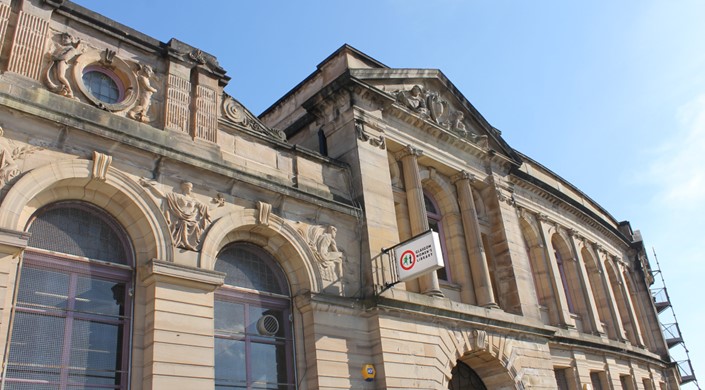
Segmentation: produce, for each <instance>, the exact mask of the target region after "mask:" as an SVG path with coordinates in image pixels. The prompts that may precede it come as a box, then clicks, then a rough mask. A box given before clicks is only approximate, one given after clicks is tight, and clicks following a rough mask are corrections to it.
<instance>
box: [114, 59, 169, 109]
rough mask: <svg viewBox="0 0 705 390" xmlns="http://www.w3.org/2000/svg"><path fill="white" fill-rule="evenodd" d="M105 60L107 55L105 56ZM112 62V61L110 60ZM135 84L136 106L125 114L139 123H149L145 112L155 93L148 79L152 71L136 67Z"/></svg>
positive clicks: (150, 68)
mask: <svg viewBox="0 0 705 390" xmlns="http://www.w3.org/2000/svg"><path fill="white" fill-rule="evenodd" d="M106 58H107V55H106ZM111 62H112V59H111ZM137 67H138V69H139V70H138V72H137V83H138V85H139V89H140V91H139V96H138V97H137V104H135V106H134V107H133V108H132V109H131V110H130V111H129V112H128V113H127V116H129V117H130V118H132V119H134V120H137V121H140V122H145V123H146V122H149V116H147V112H148V111H149V106H150V105H151V104H152V95H153V94H154V93H155V92H157V89H156V88H154V87H153V86H152V85H151V84H150V81H149V79H151V78H152V77H153V76H154V70H152V67H151V66H149V65H139V64H138V65H137Z"/></svg>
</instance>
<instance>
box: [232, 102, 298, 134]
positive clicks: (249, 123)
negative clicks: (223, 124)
mask: <svg viewBox="0 0 705 390" xmlns="http://www.w3.org/2000/svg"><path fill="white" fill-rule="evenodd" d="M223 114H225V117H226V118H227V119H229V120H230V121H232V122H234V123H236V124H238V125H241V126H243V127H245V128H247V129H250V130H252V131H255V132H257V133H261V134H264V135H266V136H269V137H272V138H274V139H276V140H278V141H282V142H286V134H284V132H283V131H281V130H277V129H270V128H269V127H267V126H264V125H263V124H262V123H261V122H260V121H259V119H257V117H255V116H254V115H252V113H251V112H250V111H249V110H247V109H246V108H245V107H243V105H242V104H240V102H238V101H237V100H235V99H233V98H232V97H231V96H228V95H225V96H224V97H223Z"/></svg>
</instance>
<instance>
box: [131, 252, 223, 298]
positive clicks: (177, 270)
mask: <svg viewBox="0 0 705 390" xmlns="http://www.w3.org/2000/svg"><path fill="white" fill-rule="evenodd" d="M141 271H142V282H144V283H145V284H147V285H150V284H153V283H155V282H166V283H171V284H177V285H183V286H189V287H194V288H198V289H201V290H205V291H214V290H215V289H216V288H218V287H219V286H221V285H222V284H223V283H224V281H225V274H224V273H222V272H218V271H210V270H206V269H203V268H196V267H189V266H185V265H179V264H175V263H172V262H168V261H163V260H157V259H152V261H150V262H149V264H147V265H145V266H143V267H141Z"/></svg>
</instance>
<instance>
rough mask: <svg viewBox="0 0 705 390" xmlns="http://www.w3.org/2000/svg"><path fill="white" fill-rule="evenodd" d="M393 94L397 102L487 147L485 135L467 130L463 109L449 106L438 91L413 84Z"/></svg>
mask: <svg viewBox="0 0 705 390" xmlns="http://www.w3.org/2000/svg"><path fill="white" fill-rule="evenodd" d="M393 94H394V95H395V96H396V100H397V103H399V104H401V105H402V106H404V107H405V108H407V109H409V110H411V111H412V112H414V113H416V114H418V115H419V116H421V117H422V118H424V119H426V120H430V121H431V122H433V123H435V124H436V125H438V126H441V127H442V128H444V129H446V130H450V131H452V132H453V133H455V134H456V135H458V136H459V137H461V138H465V139H468V140H470V141H471V142H473V143H476V144H478V146H480V147H482V148H487V147H489V143H488V139H487V136H486V135H478V134H475V133H473V132H472V131H468V129H467V126H466V125H465V122H464V121H465V114H464V113H463V111H461V110H455V109H453V108H451V107H450V103H449V102H448V101H447V100H445V99H443V98H442V97H441V95H440V93H439V92H436V91H429V90H424V89H423V88H422V87H421V86H419V85H414V86H413V87H412V88H411V89H410V90H408V91H405V90H401V91H396V92H393Z"/></svg>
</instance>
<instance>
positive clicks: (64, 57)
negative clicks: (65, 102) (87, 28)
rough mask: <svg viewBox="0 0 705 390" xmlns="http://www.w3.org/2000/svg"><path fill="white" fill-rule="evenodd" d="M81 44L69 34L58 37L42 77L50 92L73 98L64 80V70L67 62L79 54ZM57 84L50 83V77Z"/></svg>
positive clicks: (78, 39) (71, 91) (67, 83)
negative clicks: (56, 44) (52, 77)
mask: <svg viewBox="0 0 705 390" xmlns="http://www.w3.org/2000/svg"><path fill="white" fill-rule="evenodd" d="M80 43H81V39H80V38H74V37H72V36H71V35H70V34H69V33H62V34H60V36H59V44H58V46H57V47H56V49H54V51H53V52H52V53H51V61H52V63H51V65H49V68H47V71H46V74H45V75H44V82H45V83H46V85H47V87H48V88H49V90H50V91H52V92H54V93H58V94H59V95H62V96H66V97H68V98H74V95H73V90H71V86H70V85H69V81H68V80H67V79H66V69H68V66H69V65H68V62H69V61H71V60H72V59H73V58H74V57H75V56H76V55H77V54H79V50H78V45H79V44H80ZM52 75H53V76H54V78H55V79H56V80H57V81H58V82H59V84H55V83H54V82H53V81H51V76H52Z"/></svg>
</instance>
